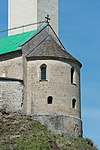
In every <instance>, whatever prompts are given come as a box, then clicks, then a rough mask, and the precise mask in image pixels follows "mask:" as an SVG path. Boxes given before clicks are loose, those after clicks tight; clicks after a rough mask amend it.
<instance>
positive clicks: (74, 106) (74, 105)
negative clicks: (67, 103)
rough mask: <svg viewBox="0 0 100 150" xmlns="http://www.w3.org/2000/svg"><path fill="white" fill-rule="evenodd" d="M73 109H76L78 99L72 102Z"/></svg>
mask: <svg viewBox="0 0 100 150" xmlns="http://www.w3.org/2000/svg"><path fill="white" fill-rule="evenodd" d="M72 108H76V99H73V100H72Z"/></svg>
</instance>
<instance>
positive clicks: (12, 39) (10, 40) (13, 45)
mask: <svg viewBox="0 0 100 150" xmlns="http://www.w3.org/2000/svg"><path fill="white" fill-rule="evenodd" d="M36 31H37V30H33V31H29V32H23V33H21V34H15V35H11V36H7V37H5V38H1V39H0V55H1V54H5V53H9V52H13V51H16V50H19V46H20V45H21V44H22V43H24V42H25V41H26V40H28V39H29V38H30V37H31V36H33V35H34V34H35V33H36Z"/></svg>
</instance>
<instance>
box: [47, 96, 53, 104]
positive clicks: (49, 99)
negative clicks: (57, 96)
mask: <svg viewBox="0 0 100 150" xmlns="http://www.w3.org/2000/svg"><path fill="white" fill-rule="evenodd" d="M52 100H53V97H52V96H49V97H48V99H47V103H48V104H52Z"/></svg>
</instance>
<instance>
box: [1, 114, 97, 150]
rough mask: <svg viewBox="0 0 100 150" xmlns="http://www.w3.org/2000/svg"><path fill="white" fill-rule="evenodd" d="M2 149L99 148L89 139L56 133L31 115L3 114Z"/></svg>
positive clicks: (68, 149) (57, 149) (65, 149)
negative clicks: (70, 137) (73, 137)
mask: <svg viewBox="0 0 100 150" xmlns="http://www.w3.org/2000/svg"><path fill="white" fill-rule="evenodd" d="M0 150H97V148H96V147H95V146H94V144H93V142H92V141H91V140H89V139H84V138H77V139H68V138H64V137H63V136H59V135H55V134H54V133H52V132H50V131H48V130H47V129H46V128H45V127H44V126H43V125H41V124H40V123H39V122H37V121H35V120H34V119H33V118H32V117H30V116H21V115H17V114H10V115H3V117H2V119H0Z"/></svg>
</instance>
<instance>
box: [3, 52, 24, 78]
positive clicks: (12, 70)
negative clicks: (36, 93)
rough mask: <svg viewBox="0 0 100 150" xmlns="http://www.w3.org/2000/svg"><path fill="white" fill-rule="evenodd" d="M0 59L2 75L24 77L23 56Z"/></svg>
mask: <svg viewBox="0 0 100 150" xmlns="http://www.w3.org/2000/svg"><path fill="white" fill-rule="evenodd" d="M3 57H5V60H4V61H0V77H8V78H16V79H23V63H22V57H17V58H12V59H8V60H6V55H5V56H3Z"/></svg>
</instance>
